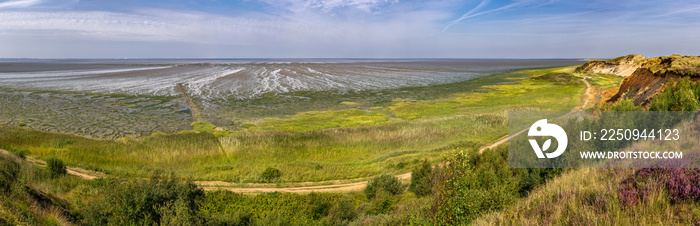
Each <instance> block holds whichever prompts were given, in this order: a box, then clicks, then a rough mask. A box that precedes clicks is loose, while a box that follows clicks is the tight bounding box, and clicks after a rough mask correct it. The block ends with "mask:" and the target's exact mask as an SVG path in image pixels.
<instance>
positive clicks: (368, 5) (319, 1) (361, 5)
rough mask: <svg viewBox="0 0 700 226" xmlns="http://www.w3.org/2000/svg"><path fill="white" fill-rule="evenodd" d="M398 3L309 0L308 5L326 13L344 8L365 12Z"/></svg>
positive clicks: (377, 0) (391, 1) (371, 0)
mask: <svg viewBox="0 0 700 226" xmlns="http://www.w3.org/2000/svg"><path fill="white" fill-rule="evenodd" d="M396 2H398V0H308V1H306V5H308V6H310V7H312V8H321V9H322V10H324V11H330V10H333V9H336V8H343V7H354V8H357V9H360V10H363V11H371V10H372V9H373V8H375V7H378V6H381V5H384V4H389V3H396Z"/></svg>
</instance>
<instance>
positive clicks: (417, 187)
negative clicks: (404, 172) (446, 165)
mask: <svg viewBox="0 0 700 226" xmlns="http://www.w3.org/2000/svg"><path fill="white" fill-rule="evenodd" d="M432 172H433V167H432V166H430V163H428V160H423V163H422V164H421V165H420V166H418V167H416V168H415V169H413V172H412V174H411V186H410V187H409V189H408V190H410V191H412V192H413V193H415V194H416V196H418V197H423V196H426V195H429V194H431V193H432V184H431V174H432Z"/></svg>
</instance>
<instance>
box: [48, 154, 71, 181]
mask: <svg viewBox="0 0 700 226" xmlns="http://www.w3.org/2000/svg"><path fill="white" fill-rule="evenodd" d="M46 167H47V168H48V169H49V173H50V174H51V177H59V176H62V175H65V174H66V164H65V163H63V161H62V160H61V159H59V158H58V157H56V156H49V157H47V158H46Z"/></svg>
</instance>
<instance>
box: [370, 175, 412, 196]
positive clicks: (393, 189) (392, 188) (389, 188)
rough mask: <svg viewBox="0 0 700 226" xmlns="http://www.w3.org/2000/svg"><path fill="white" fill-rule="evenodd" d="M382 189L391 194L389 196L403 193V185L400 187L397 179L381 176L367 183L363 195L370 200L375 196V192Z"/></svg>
mask: <svg viewBox="0 0 700 226" xmlns="http://www.w3.org/2000/svg"><path fill="white" fill-rule="evenodd" d="M382 189H383V190H384V191H386V192H389V193H391V195H398V194H401V192H402V191H403V185H401V181H399V178H397V177H395V176H392V175H388V174H383V175H381V176H378V177H375V178H374V179H372V180H370V181H369V182H368V183H367V187H365V195H366V196H367V199H369V200H372V199H374V197H375V196H376V194H377V192H378V191H379V190H382Z"/></svg>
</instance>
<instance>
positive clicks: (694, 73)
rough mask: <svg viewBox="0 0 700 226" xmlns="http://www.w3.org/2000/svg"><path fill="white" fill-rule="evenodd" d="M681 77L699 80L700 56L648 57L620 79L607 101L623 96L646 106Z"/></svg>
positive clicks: (613, 100) (636, 103)
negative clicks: (616, 88) (614, 91)
mask: <svg viewBox="0 0 700 226" xmlns="http://www.w3.org/2000/svg"><path fill="white" fill-rule="evenodd" d="M584 66H585V65H584ZM582 67H583V66H582ZM682 77H689V78H690V79H691V80H694V81H697V80H700V56H681V55H671V56H663V57H656V58H651V59H648V60H646V61H645V62H643V63H641V64H640V66H639V68H637V69H636V70H635V71H634V73H632V74H631V75H630V76H629V77H627V78H625V80H624V81H622V85H620V88H619V90H618V92H617V93H616V94H615V95H614V96H613V97H611V98H610V99H609V100H608V102H615V101H617V100H619V99H620V98H623V97H624V98H628V99H631V100H633V101H634V104H635V105H642V106H647V105H648V104H649V101H650V100H651V98H652V97H654V96H655V95H656V94H658V93H660V92H662V91H663V90H664V88H665V87H666V86H667V85H669V84H673V83H675V82H676V81H677V80H678V79H680V78H682ZM669 82H671V83H669Z"/></svg>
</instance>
